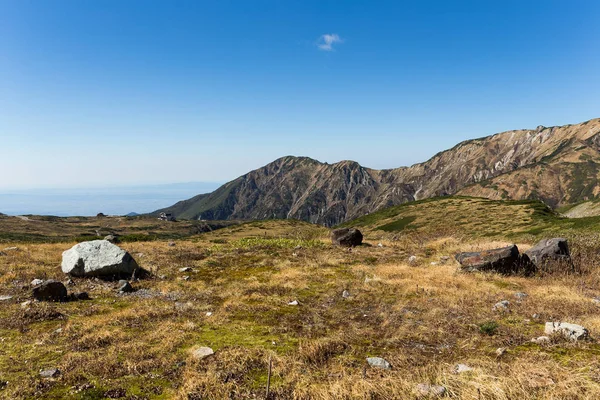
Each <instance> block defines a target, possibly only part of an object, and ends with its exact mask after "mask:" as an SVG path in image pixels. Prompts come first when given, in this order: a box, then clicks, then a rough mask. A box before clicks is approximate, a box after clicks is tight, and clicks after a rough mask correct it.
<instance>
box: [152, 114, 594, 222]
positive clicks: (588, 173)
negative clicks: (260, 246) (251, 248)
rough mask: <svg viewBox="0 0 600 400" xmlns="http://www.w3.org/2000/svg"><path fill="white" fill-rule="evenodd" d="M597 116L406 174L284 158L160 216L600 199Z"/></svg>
mask: <svg viewBox="0 0 600 400" xmlns="http://www.w3.org/2000/svg"><path fill="white" fill-rule="evenodd" d="M599 173H600V119H593V120H590V121H587V122H584V123H581V124H576V125H565V126H560V127H544V126H539V127H537V128H536V129H533V130H514V131H507V132H502V133H498V134H495V135H491V136H487V137H484V138H480V139H473V140H467V141H464V142H461V143H459V144H457V145H456V146H454V147H453V148H451V149H449V150H446V151H443V152H440V153H438V154H436V155H434V156H433V157H432V158H431V159H429V160H428V161H426V162H423V163H419V164H415V165H413V166H410V167H401V168H395V169H387V170H375V169H371V168H366V167H363V166H361V165H359V164H358V163H357V162H354V161H340V162H338V163H335V164H327V163H322V162H319V161H317V160H313V159H311V158H308V157H293V156H287V157H282V158H280V159H277V160H275V161H273V162H272V163H270V164H267V165H265V166H264V167H261V168H258V169H256V170H254V171H251V172H249V173H247V174H245V175H243V176H241V177H239V178H237V179H235V180H233V181H231V182H229V183H227V184H225V185H223V186H221V187H220V188H219V189H217V190H216V191H214V192H212V193H208V194H201V195H198V196H195V197H193V198H191V199H188V200H184V201H181V202H178V203H176V204H175V205H173V206H171V207H168V208H165V209H162V210H157V211H156V212H155V213H159V212H170V213H173V214H174V215H175V216H176V217H177V218H184V219H206V220H212V219H242V220H243V219H270V218H294V219H300V220H304V221H310V222H313V223H319V224H324V225H327V226H333V225H337V224H339V223H341V222H344V221H347V220H350V219H353V218H356V217H359V216H361V215H365V214H368V213H370V212H373V211H376V210H379V209H382V208H385V207H389V206H392V205H397V204H401V203H405V202H408V201H413V200H420V199H424V198H430V197H435V196H445V195H451V194H462V195H470V196H479V197H487V198H491V199H525V198H535V199H539V200H542V201H544V202H545V203H546V204H548V205H550V206H552V207H557V206H561V205H565V204H573V203H577V202H580V201H585V200H590V199H593V198H595V197H596V196H597V195H598V194H600V187H599V185H598V175H599Z"/></svg>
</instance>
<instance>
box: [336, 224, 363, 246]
mask: <svg viewBox="0 0 600 400" xmlns="http://www.w3.org/2000/svg"><path fill="white" fill-rule="evenodd" d="M362 240H363V235H362V233H361V232H360V231H359V230H358V229H354V228H341V229H334V230H333V231H331V242H332V243H333V244H335V245H338V246H344V247H354V246H360V245H361V244H362Z"/></svg>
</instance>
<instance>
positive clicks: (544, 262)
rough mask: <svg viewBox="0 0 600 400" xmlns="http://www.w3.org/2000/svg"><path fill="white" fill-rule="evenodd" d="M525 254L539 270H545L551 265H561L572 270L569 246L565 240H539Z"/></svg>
mask: <svg viewBox="0 0 600 400" xmlns="http://www.w3.org/2000/svg"><path fill="white" fill-rule="evenodd" d="M525 254H526V255H527V257H529V259H530V260H531V262H532V263H533V264H534V265H535V266H536V267H537V268H539V269H547V268H548V267H549V266H551V264H555V265H559V266H561V265H563V266H566V267H568V268H569V269H573V261H572V260H571V253H570V251H569V244H568V242H567V239H565V238H552V239H543V240H540V241H539V242H537V243H536V244H535V246H533V247H532V248H531V249H529V250H527V251H526V252H525Z"/></svg>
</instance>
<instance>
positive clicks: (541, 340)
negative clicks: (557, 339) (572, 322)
mask: <svg viewBox="0 0 600 400" xmlns="http://www.w3.org/2000/svg"><path fill="white" fill-rule="evenodd" d="M531 342H532V343H537V344H545V343H550V338H549V337H548V336H540V337H536V338H533V339H531Z"/></svg>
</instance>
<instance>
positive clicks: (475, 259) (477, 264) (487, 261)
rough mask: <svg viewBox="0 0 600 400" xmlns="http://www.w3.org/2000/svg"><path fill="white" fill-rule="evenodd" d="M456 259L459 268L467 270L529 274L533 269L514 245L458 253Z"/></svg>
mask: <svg viewBox="0 0 600 400" xmlns="http://www.w3.org/2000/svg"><path fill="white" fill-rule="evenodd" d="M455 258H456V261H458V262H459V263H460V265H461V269H462V270H463V271H467V272H473V271H494V272H499V273H501V274H512V273H517V272H524V273H526V274H529V273H531V272H533V271H534V270H535V266H534V265H532V264H531V263H530V262H529V260H528V259H526V258H524V257H521V255H520V254H519V248H518V247H517V246H516V245H514V244H513V245H510V246H507V247H501V248H499V249H491V250H484V251H477V252H467V253H458V254H457V255H456V257H455Z"/></svg>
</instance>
